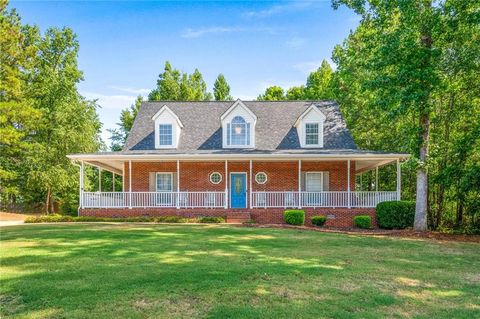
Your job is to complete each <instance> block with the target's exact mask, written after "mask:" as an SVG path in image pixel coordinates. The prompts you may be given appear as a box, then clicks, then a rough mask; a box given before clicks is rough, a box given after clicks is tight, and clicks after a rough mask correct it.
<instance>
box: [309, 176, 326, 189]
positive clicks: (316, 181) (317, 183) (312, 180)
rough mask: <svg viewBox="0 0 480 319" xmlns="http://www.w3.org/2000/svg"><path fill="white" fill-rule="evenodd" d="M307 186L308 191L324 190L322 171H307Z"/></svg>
mask: <svg viewBox="0 0 480 319" xmlns="http://www.w3.org/2000/svg"><path fill="white" fill-rule="evenodd" d="M306 188H307V192H321V191H322V190H323V185H322V173H307V174H306Z"/></svg>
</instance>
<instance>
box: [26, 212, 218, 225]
mask: <svg viewBox="0 0 480 319" xmlns="http://www.w3.org/2000/svg"><path fill="white" fill-rule="evenodd" d="M64 222H67V223H70V222H72V223H75V222H127V223H135V222H136V223H224V222H225V219H224V218H222V217H200V218H185V217H181V216H159V217H115V218H111V217H92V216H78V217H73V216H62V215H56V214H55V215H44V216H33V217H27V218H26V219H25V223H29V224H34V223H64Z"/></svg>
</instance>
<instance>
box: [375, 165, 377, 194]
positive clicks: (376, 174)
mask: <svg viewBox="0 0 480 319" xmlns="http://www.w3.org/2000/svg"><path fill="white" fill-rule="evenodd" d="M375 191H376V192H378V167H376V168H375Z"/></svg>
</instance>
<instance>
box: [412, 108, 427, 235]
mask: <svg viewBox="0 0 480 319" xmlns="http://www.w3.org/2000/svg"><path fill="white" fill-rule="evenodd" d="M429 125H430V120H429V116H428V115H426V114H424V115H422V116H421V117H420V127H421V134H420V137H421V141H422V144H421V146H420V158H419V160H420V164H419V166H418V168H417V201H416V207H415V222H414V224H413V227H414V228H415V230H419V231H424V230H426V229H427V209H428V177H427V168H426V160H427V155H428V139H429Z"/></svg>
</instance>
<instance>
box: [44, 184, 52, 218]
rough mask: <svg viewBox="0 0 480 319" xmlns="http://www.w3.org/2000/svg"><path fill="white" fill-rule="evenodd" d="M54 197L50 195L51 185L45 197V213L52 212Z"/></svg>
mask: <svg viewBox="0 0 480 319" xmlns="http://www.w3.org/2000/svg"><path fill="white" fill-rule="evenodd" d="M51 199H52V197H51V196H50V187H49V188H48V190H47V198H46V199H45V214H47V215H48V214H49V212H50V201H51Z"/></svg>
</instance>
